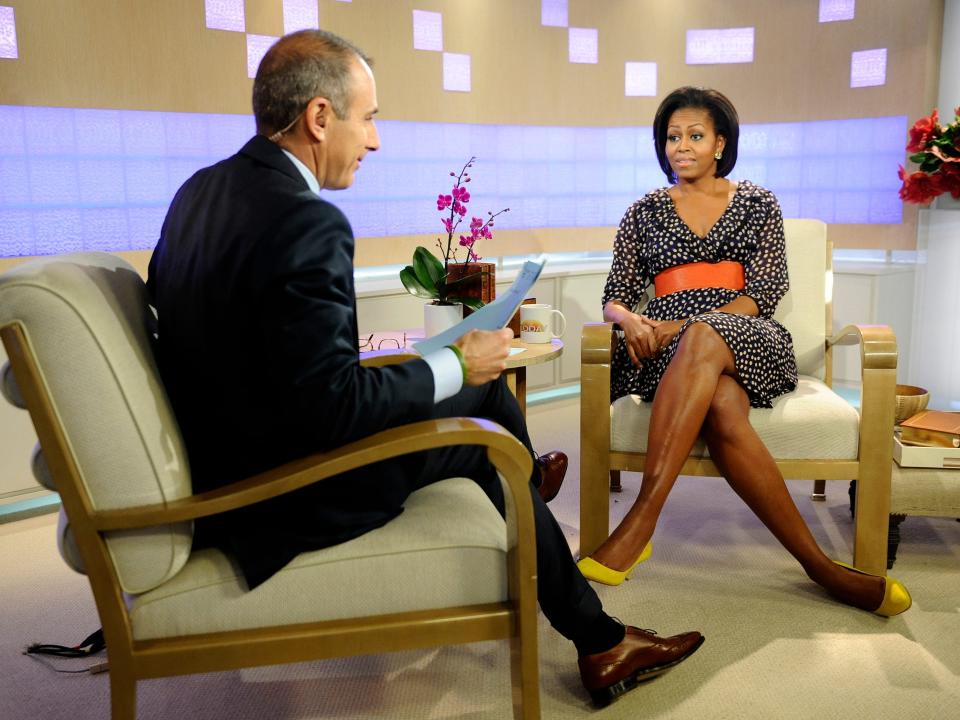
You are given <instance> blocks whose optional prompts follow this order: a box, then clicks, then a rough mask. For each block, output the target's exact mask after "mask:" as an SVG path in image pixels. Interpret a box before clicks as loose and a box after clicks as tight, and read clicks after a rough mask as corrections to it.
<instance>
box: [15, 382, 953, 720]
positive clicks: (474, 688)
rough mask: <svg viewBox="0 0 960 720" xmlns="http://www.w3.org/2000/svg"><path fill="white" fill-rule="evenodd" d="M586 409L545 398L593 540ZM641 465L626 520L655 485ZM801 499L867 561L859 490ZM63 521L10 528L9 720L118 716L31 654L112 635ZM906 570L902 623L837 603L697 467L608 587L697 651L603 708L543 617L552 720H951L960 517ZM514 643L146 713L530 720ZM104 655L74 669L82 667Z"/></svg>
mask: <svg viewBox="0 0 960 720" xmlns="http://www.w3.org/2000/svg"><path fill="white" fill-rule="evenodd" d="M577 403H578V401H577V400H576V399H568V400H562V401H557V402H554V403H549V404H544V405H539V406H534V407H531V408H530V422H531V433H532V436H533V438H534V442H535V444H536V446H537V448H538V450H540V451H545V450H548V449H551V448H562V449H564V450H566V451H567V452H568V453H570V455H571V471H572V472H571V475H570V477H569V479H568V481H567V484H566V485H565V486H564V489H563V490H562V492H561V493H560V496H559V497H558V498H557V500H555V501H554V503H552V504H551V506H552V507H553V508H554V510H555V512H556V514H557V516H558V518H559V519H560V521H561V523H562V524H563V525H564V527H565V529H566V530H567V532H568V534H569V538H570V544H571V548H573V549H574V550H575V549H576V545H577V505H578V496H577V483H576V475H577V473H576V467H577V457H576V452H577V427H578V423H579V419H578V415H577V413H578V405H577ZM638 482H639V478H638V477H637V476H635V475H631V474H625V475H624V487H625V490H624V493H623V494H622V495H620V496H619V497H617V499H616V501H615V502H614V503H613V506H612V507H613V509H612V514H613V516H614V518H615V519H616V518H619V517H620V515H621V514H622V513H623V512H624V511H625V510H626V508H627V507H629V504H630V503H631V502H632V501H633V498H634V497H635V496H636V490H637V485H638ZM810 487H811V484H810V483H809V482H796V483H791V490H792V492H793V497H794V500H795V501H796V502H797V504H798V506H799V507H800V509H801V511H802V512H803V514H804V516H805V517H806V518H807V521H808V523H809V524H810V526H811V528H812V530H813V533H814V535H815V536H816V538H817V540H818V541H819V542H820V543H821V545H822V546H823V547H824V549H825V551H826V552H827V553H828V554H830V555H831V556H834V557H837V558H849V557H850V554H851V545H850V543H851V537H852V536H851V532H852V526H851V521H850V516H849V512H848V509H847V493H846V483H832V484H828V486H827V487H828V490H827V492H828V500H827V502H826V503H811V502H810V501H809V500H808V498H807V494H808V493H809V490H810ZM53 527H54V517H53V516H44V517H37V518H31V519H28V520H22V521H19V522H16V523H11V524H8V525H0V598H2V600H0V602H2V613H0V629H2V633H0V718H2V719H3V720H20V719H23V720H28V719H29V720H61V719H62V720H76V719H77V718H84V719H85V718H106V717H108V716H109V689H108V676H107V675H106V674H101V675H88V674H77V675H65V674H58V673H55V672H53V671H52V670H50V669H49V668H48V667H46V666H44V665H41V664H40V663H38V662H35V661H33V660H32V659H30V658H28V657H25V656H23V655H21V654H20V651H21V649H22V648H23V646H25V645H26V644H28V643H30V642H33V641H44V642H58V643H62V644H73V643H76V642H79V641H80V640H81V639H82V638H83V637H84V636H85V635H86V634H87V633H89V632H90V631H92V630H93V629H95V628H96V627H97V626H98V624H99V623H98V621H97V619H96V614H95V610H94V607H93V602H92V599H91V597H90V593H89V590H88V588H87V586H86V583H85V580H84V578H82V577H81V576H78V575H74V574H73V573H71V572H70V571H69V570H67V569H66V567H65V566H64V565H63V564H62V563H61V562H60V560H59V557H58V556H57V553H56V544H55V540H54V533H53ZM901 529H902V533H903V543H902V545H901V548H900V554H899V557H898V560H897V564H896V566H895V568H894V571H893V572H892V574H893V575H895V576H896V577H898V578H900V579H901V580H903V581H904V582H905V583H906V584H907V585H908V587H909V588H910V589H911V591H912V592H913V596H914V607H913V608H912V609H911V610H910V611H909V612H908V613H906V614H905V615H903V616H900V617H899V618H894V619H891V620H883V619H881V618H878V617H875V616H872V615H870V614H868V613H865V612H862V611H859V610H853V609H850V608H847V607H844V606H842V605H839V604H837V603H835V602H833V601H831V600H830V599H829V598H828V597H827V596H826V595H825V594H824V593H822V592H821V591H820V590H819V589H818V588H817V587H816V586H815V585H813V584H812V583H810V582H809V581H807V580H806V578H805V576H804V575H803V573H802V572H801V571H800V569H799V567H798V566H797V565H796V564H795V563H794V561H793V560H792V559H791V558H790V557H789V556H788V555H787V553H786V552H785V551H784V550H782V549H781V548H780V546H779V545H778V544H777V543H776V542H775V541H774V540H773V538H772V537H771V536H770V535H769V533H768V532H767V531H766V529H765V528H764V527H763V526H762V525H761V524H760V523H759V522H758V521H757V520H756V519H755V518H754V517H753V516H752V514H751V513H750V512H749V510H747V509H746V508H745V507H744V506H743V504H742V503H741V502H740V500H739V499H738V498H737V497H736V496H735V495H734V494H733V493H732V491H730V490H729V489H728V488H727V486H726V484H725V483H724V482H723V481H722V480H715V479H698V478H681V479H680V481H679V482H678V484H677V487H676V489H675V491H674V493H673V495H672V496H671V497H670V499H669V501H668V503H667V506H666V509H665V511H664V514H663V517H662V520H661V523H660V526H659V528H658V529H657V533H656V536H655V539H654V544H655V551H654V555H653V558H652V559H651V560H650V561H649V562H648V563H646V564H645V565H643V567H642V568H640V569H639V570H638V571H637V572H636V574H635V576H634V579H633V580H631V581H630V582H628V583H626V584H625V585H624V586H623V587H620V588H601V590H600V595H601V597H602V599H603V601H604V604H605V606H606V608H607V609H608V611H609V612H611V613H612V614H614V615H616V616H618V617H620V618H622V619H623V620H624V621H626V622H629V623H633V624H638V625H641V626H643V627H649V628H654V629H656V630H658V631H660V632H661V633H672V632H678V631H680V630H685V629H688V628H697V629H700V630H701V631H703V633H704V634H705V635H706V637H707V641H706V643H705V644H704V646H703V647H702V648H701V650H700V651H699V652H698V653H697V654H696V655H695V656H694V657H693V658H691V659H690V660H689V661H688V662H686V663H684V664H683V665H682V666H680V667H678V668H676V669H675V670H674V671H672V672H670V673H668V674H666V675H664V676H663V677H661V678H658V679H656V680H653V681H651V682H650V683H648V684H646V685H645V686H643V687H641V688H639V689H637V690H635V691H633V692H632V693H630V694H629V695H628V696H627V697H626V698H624V699H622V700H620V701H619V702H617V703H615V704H614V705H612V706H611V707H610V708H608V709H606V710H602V711H594V710H593V709H592V708H591V706H590V705H589V702H588V699H587V696H586V694H585V693H584V692H583V690H582V689H581V687H580V683H579V679H578V677H577V672H576V662H575V660H576V658H575V653H574V650H573V647H572V646H571V645H570V644H569V643H568V642H566V641H565V640H563V639H562V638H560V637H559V636H558V635H557V634H556V633H554V632H553V631H552V630H551V629H550V627H549V625H548V624H547V623H546V622H544V621H543V620H542V618H541V632H540V658H541V659H540V669H541V700H542V707H543V717H544V718H545V719H548V720H553V719H554V718H559V719H565V718H580V717H588V716H591V715H595V716H596V717H598V718H611V719H612V718H684V719H688V718H694V719H700V718H704V719H708V720H709V719H714V718H716V719H718V720H719V719H721V718H737V719H752V718H758V719H759V718H763V719H767V718H798V719H799V718H804V719H805V718H818V719H821V720H827V719H829V718H838V719H839V718H844V719H856V718H911V719H920V720H923V719H926V718H930V719H931V720H932V719H934V718H937V719H940V718H949V717H957V714H958V712H960V711H958V710H957V707H958V701H960V522H956V521H953V520H947V519H935V518H920V517H918V518H908V519H907V520H906V522H905V523H904V524H903V525H902V527H901ZM507 660H508V655H507V648H506V644H505V643H494V642H490V643H478V644H475V645H470V646H463V647H454V648H444V649H441V650H431V651H418V652H408V653H399V654H394V655H382V656H372V657H364V658H353V659H349V660H343V661H330V662H316V663H304V664H300V665H288V666H280V667H267V668H257V669H251V670H245V671H240V672H227V673H219V674H210V675H202V676H195V677H189V678H179V679H165V680H153V681H147V682H143V683H141V684H140V693H139V700H140V703H139V713H138V718H140V720H149V719H152V718H156V719H161V718H162V719H164V720H174V719H175V720H185V719H187V718H211V719H214V718H223V719H225V720H226V719H229V720H253V719H255V718H256V719H260V718H303V719H306V718H337V719H343V720H348V719H349V720H354V719H360V718H390V719H392V720H424V719H437V720H441V719H447V718H451V719H452V718H458V719H463V720H481V719H483V720H487V719H494V718H508V717H510V701H509V698H510V693H509V677H508V669H507ZM83 664H84V661H61V662H59V663H57V665H58V666H59V667H63V668H66V669H72V668H76V667H78V666H82V665H83Z"/></svg>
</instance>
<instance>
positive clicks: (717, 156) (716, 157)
mask: <svg viewBox="0 0 960 720" xmlns="http://www.w3.org/2000/svg"><path fill="white" fill-rule="evenodd" d="M722 157H723V151H722V150H717V151H716V152H715V153H714V154H713V159H714V160H719V159H720V158H722Z"/></svg>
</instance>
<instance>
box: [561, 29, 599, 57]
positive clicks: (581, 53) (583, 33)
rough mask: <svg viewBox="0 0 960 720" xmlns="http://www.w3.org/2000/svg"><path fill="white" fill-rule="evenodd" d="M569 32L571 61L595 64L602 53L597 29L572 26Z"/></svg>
mask: <svg viewBox="0 0 960 720" xmlns="http://www.w3.org/2000/svg"><path fill="white" fill-rule="evenodd" d="M568 33H569V59H570V62H572V63H587V64H594V65H595V64H596V63H597V62H598V60H599V55H600V53H599V40H598V37H597V36H598V33H597V29H596V28H570V29H569V31H568Z"/></svg>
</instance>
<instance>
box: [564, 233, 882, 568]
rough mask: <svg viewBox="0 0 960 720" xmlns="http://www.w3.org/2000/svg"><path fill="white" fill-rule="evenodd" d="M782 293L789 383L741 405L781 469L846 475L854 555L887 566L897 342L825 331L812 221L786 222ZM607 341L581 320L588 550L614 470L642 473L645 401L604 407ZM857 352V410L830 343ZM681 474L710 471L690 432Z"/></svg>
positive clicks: (596, 537) (583, 512)
mask: <svg viewBox="0 0 960 720" xmlns="http://www.w3.org/2000/svg"><path fill="white" fill-rule="evenodd" d="M784 226H785V230H786V241H787V266H788V270H789V273H790V291H789V292H788V293H787V295H786V296H785V297H784V298H783V300H782V301H781V303H780V306H779V307H778V309H777V313H776V315H775V317H776V319H777V320H779V321H780V322H781V323H783V324H784V325H785V326H786V327H787V329H788V330H790V332H791V334H792V335H793V342H794V349H795V351H796V355H797V365H798V367H799V371H800V382H799V385H798V386H797V389H796V390H795V391H793V392H792V393H789V394H787V395H784V396H782V397H780V398H779V399H777V400H776V402H775V403H774V406H773V408H772V409H756V408H753V409H751V410H750V422H751V423H752V424H753V425H754V427H755V428H756V429H757V431H758V433H759V434H760V437H761V438H762V439H763V441H764V443H765V444H766V446H767V448H768V449H769V450H770V451H771V453H772V454H773V456H774V458H775V459H776V460H777V465H778V466H779V467H780V471H781V472H782V473H783V475H784V477H785V478H788V479H791V478H794V479H796V478H806V479H812V480H816V481H818V483H820V484H821V485H822V481H824V480H852V479H855V480H857V508H856V529H855V536H854V551H853V561H854V564H855V565H856V566H857V567H858V568H860V569H862V570H864V571H867V572H871V573H877V574H884V573H885V571H886V567H887V563H886V553H887V521H888V515H889V511H890V471H891V462H892V445H893V441H892V433H893V406H894V396H895V392H894V387H895V384H896V372H897V344H896V338H895V337H894V334H893V331H892V330H891V329H890V328H889V327H886V326H879V325H851V326H849V327H846V328H844V329H843V330H842V331H840V332H839V333H837V334H836V335H832V333H831V314H832V308H831V304H830V292H831V289H832V268H831V255H832V247H831V245H830V243H829V242H828V240H827V234H826V226H825V225H824V223H822V222H820V221H816V220H786V221H785V223H784ZM616 341H617V337H616V334H615V333H614V330H613V326H612V325H611V324H610V323H588V324H586V325H584V327H583V337H582V346H581V370H580V372H581V379H580V382H581V401H580V553H581V555H587V554H589V553H591V552H593V550H595V549H596V548H597V546H599V545H600V543H602V542H603V541H604V540H605V539H606V537H607V535H608V533H609V520H608V518H609V499H608V493H609V486H608V483H609V482H611V481H612V482H614V483H617V482H618V481H619V471H621V470H632V471H637V472H642V471H643V468H644V461H645V459H646V445H647V429H648V427H649V421H650V407H651V404H650V403H644V402H641V401H640V400H639V398H637V397H635V396H627V397H622V398H620V399H618V400H617V401H616V402H614V403H613V404H612V405H611V404H610V363H611V357H612V353H613V349H614V347H615V343H616ZM857 343H859V345H860V351H861V371H862V389H861V402H860V413H859V414H858V413H857V412H856V410H854V409H853V408H852V407H851V406H850V405H849V404H848V403H847V402H846V401H844V400H843V399H842V398H841V397H840V396H839V395H837V394H836V393H835V392H834V391H833V390H831V388H830V382H831V377H830V368H831V348H832V347H833V346H834V345H838V344H840V345H847V344H857ZM681 473H682V474H683V475H701V476H718V475H719V474H720V473H719V472H718V471H717V469H716V466H715V465H714V464H713V463H712V462H711V460H710V458H709V453H708V452H707V449H706V446H705V444H704V443H703V442H702V441H698V442H697V443H696V444H695V445H694V448H693V450H692V452H691V454H690V457H689V458H688V459H687V461H686V463H685V465H684V466H683V470H682V471H681Z"/></svg>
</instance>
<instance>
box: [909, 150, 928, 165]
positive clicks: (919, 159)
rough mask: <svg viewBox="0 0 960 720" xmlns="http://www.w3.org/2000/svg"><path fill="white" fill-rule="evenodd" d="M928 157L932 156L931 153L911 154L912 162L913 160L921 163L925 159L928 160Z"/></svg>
mask: <svg viewBox="0 0 960 720" xmlns="http://www.w3.org/2000/svg"><path fill="white" fill-rule="evenodd" d="M928 157H930V155H929V154H928V153H925V152H918V153H914V154H913V155H911V156H910V162H912V163H917V165H919V164H920V163H922V162H923V161H924V160H926V159H927V158H928Z"/></svg>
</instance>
